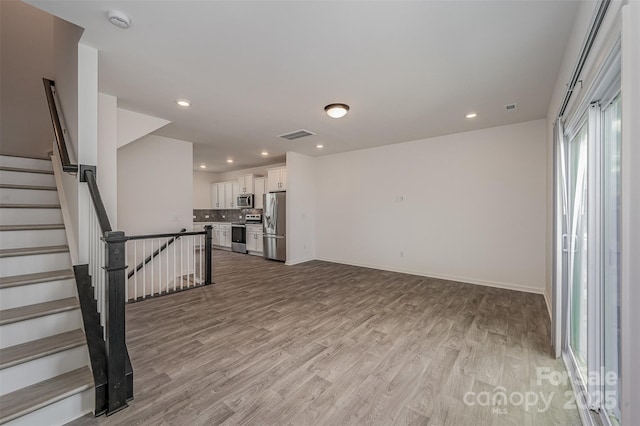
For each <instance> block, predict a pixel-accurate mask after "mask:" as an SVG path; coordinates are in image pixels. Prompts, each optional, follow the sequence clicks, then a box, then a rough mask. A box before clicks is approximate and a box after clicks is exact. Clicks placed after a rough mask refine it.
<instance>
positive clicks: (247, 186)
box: [238, 175, 253, 195]
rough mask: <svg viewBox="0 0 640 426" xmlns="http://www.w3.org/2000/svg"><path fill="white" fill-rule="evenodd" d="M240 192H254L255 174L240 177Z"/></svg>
mask: <svg viewBox="0 0 640 426" xmlns="http://www.w3.org/2000/svg"><path fill="white" fill-rule="evenodd" d="M238 194H240V195H241V194H253V175H245V176H240V177H239V178H238Z"/></svg>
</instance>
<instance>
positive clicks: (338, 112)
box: [324, 104, 349, 118]
mask: <svg viewBox="0 0 640 426" xmlns="http://www.w3.org/2000/svg"><path fill="white" fill-rule="evenodd" d="M324 110H325V112H326V113H327V115H328V116H329V117H331V118H342V117H344V116H345V115H347V112H349V105H347V104H329V105H327V106H326V107H324Z"/></svg>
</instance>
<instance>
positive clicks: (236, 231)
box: [231, 225, 247, 244]
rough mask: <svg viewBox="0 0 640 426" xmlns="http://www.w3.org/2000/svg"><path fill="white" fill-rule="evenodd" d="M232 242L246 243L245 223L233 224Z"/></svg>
mask: <svg viewBox="0 0 640 426" xmlns="http://www.w3.org/2000/svg"><path fill="white" fill-rule="evenodd" d="M231 242H232V243H240V244H245V243H246V242H247V228H246V226H244V225H231Z"/></svg>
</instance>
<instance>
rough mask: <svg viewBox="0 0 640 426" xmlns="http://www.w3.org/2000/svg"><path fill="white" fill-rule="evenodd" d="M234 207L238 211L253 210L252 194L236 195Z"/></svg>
mask: <svg viewBox="0 0 640 426" xmlns="http://www.w3.org/2000/svg"><path fill="white" fill-rule="evenodd" d="M236 207H238V208H239V209H252V208H253V194H242V195H238V198H237V200H236Z"/></svg>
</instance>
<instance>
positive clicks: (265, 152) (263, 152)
mask: <svg viewBox="0 0 640 426" xmlns="http://www.w3.org/2000/svg"><path fill="white" fill-rule="evenodd" d="M261 154H262V155H263V156H265V157H266V156H267V155H269V153H268V152H267V151H262V152H261Z"/></svg>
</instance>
